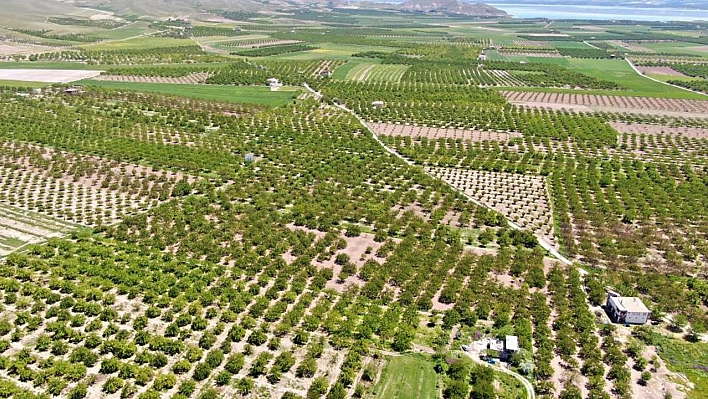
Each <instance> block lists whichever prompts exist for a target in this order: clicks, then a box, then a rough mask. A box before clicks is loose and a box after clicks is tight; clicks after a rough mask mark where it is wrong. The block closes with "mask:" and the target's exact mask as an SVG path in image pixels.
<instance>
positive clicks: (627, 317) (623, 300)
mask: <svg viewBox="0 0 708 399" xmlns="http://www.w3.org/2000/svg"><path fill="white" fill-rule="evenodd" d="M605 306H606V307H607V313H608V314H609V315H610V317H611V318H612V320H614V321H616V322H617V323H627V324H645V323H646V322H647V321H648V320H649V318H650V317H651V312H650V311H649V309H648V308H647V307H646V306H645V305H644V303H642V300H641V299H639V298H635V297H623V296H617V295H616V294H614V295H613V293H609V294H607V303H606V304H605Z"/></svg>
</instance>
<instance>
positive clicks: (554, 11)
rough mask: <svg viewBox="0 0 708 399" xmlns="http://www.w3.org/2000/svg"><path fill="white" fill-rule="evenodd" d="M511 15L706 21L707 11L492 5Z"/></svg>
mask: <svg viewBox="0 0 708 399" xmlns="http://www.w3.org/2000/svg"><path fill="white" fill-rule="evenodd" d="M489 5H491V6H494V7H496V8H498V9H500V10H504V11H506V12H507V13H509V14H510V15H512V16H513V17H515V18H549V19H601V20H622V19H630V20H634V21H704V22H705V21H708V10H688V9H678V8H636V7H612V6H587V5H544V4H496V3H490V4H489Z"/></svg>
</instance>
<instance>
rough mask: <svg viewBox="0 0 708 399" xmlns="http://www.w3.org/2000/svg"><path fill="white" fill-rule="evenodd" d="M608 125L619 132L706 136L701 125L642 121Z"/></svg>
mask: <svg viewBox="0 0 708 399" xmlns="http://www.w3.org/2000/svg"><path fill="white" fill-rule="evenodd" d="M610 126H612V127H613V128H615V129H616V130H617V131H618V132H620V133H629V134H635V133H636V134H648V135H652V136H653V135H664V134H665V135H670V136H674V135H679V136H685V137H690V138H697V139H705V138H708V129H706V128H702V127H686V126H677V127H674V126H666V125H650V124H643V123H624V122H610Z"/></svg>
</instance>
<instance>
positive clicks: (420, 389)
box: [372, 356, 437, 399]
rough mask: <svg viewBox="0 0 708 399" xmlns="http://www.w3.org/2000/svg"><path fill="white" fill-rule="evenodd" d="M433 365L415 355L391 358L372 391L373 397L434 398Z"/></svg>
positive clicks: (381, 398)
mask: <svg viewBox="0 0 708 399" xmlns="http://www.w3.org/2000/svg"><path fill="white" fill-rule="evenodd" d="M436 380H437V376H436V375H435V370H433V365H432V364H431V363H429V362H427V361H425V359H423V358H420V357H417V356H397V357H393V358H391V360H390V361H389V362H388V364H386V367H385V368H384V370H383V373H382V374H381V380H380V381H379V382H378V383H377V384H376V386H375V387H374V390H373V392H372V397H373V398H375V399H409V398H410V399H434V398H435V397H436V396H437V392H436V387H435V386H436Z"/></svg>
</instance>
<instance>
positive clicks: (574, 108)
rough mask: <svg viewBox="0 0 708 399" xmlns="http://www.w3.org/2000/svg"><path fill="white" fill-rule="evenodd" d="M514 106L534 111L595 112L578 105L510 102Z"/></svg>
mask: <svg viewBox="0 0 708 399" xmlns="http://www.w3.org/2000/svg"><path fill="white" fill-rule="evenodd" d="M510 102H511V103H512V104H514V105H516V106H519V107H524V108H533V109H549V110H553V111H560V110H567V111H575V112H593V110H592V108H589V107H586V106H584V105H577V104H559V103H544V102H533V101H510Z"/></svg>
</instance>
